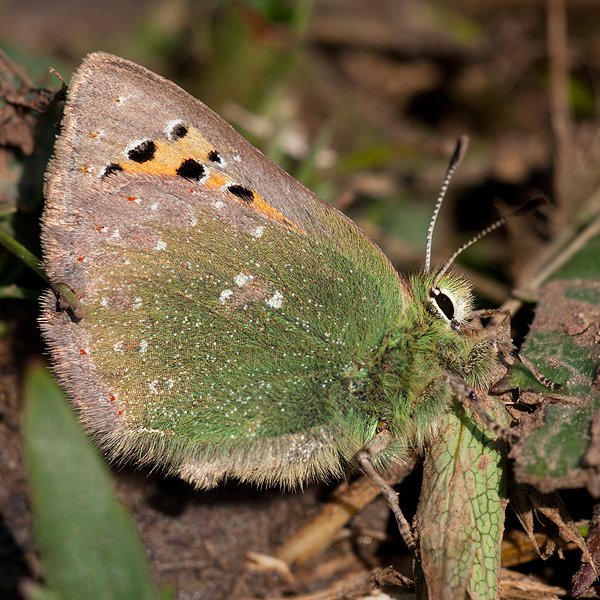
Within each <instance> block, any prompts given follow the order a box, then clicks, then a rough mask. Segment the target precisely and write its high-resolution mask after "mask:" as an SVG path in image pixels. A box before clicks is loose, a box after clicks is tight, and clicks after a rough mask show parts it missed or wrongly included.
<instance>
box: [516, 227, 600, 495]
mask: <svg viewBox="0 0 600 600" xmlns="http://www.w3.org/2000/svg"><path fill="white" fill-rule="evenodd" d="M537 299H538V303H537V307H536V316H535V319H534V321H533V323H532V325H531V330H530V334H529V335H528V337H527V339H526V341H525V344H524V345H523V347H522V349H521V354H522V355H523V356H525V357H527V358H528V359H529V360H531V361H532V362H533V363H535V365H536V366H537V367H538V368H539V369H540V371H541V372H542V373H543V374H544V375H545V376H546V377H548V378H549V379H551V380H552V381H554V382H556V383H559V384H561V385H563V387H564V391H563V393H562V394H556V393H551V392H550V391H549V390H548V389H547V388H546V389H545V388H544V387H543V386H540V384H539V383H537V382H536V381H535V380H534V379H533V378H532V377H531V375H530V374H529V373H527V371H526V370H525V369H523V368H520V367H519V368H516V369H515V370H514V372H513V373H512V374H511V377H510V379H509V382H508V383H509V386H514V387H519V388H520V389H521V390H522V397H523V400H526V401H527V400H528V401H530V402H532V403H533V404H534V405H538V406H539V409H538V410H536V411H535V412H534V413H533V415H531V416H529V417H525V418H524V419H522V423H521V430H522V441H521V443H520V444H519V445H517V446H516V447H515V448H513V450H512V451H511V458H514V459H515V476H516V478H517V481H519V482H521V483H530V484H532V485H535V486H536V487H537V488H538V489H540V490H542V491H544V492H550V491H553V490H558V489H561V488H567V487H568V488H574V487H582V486H587V487H588V489H590V491H593V490H594V489H596V490H600V482H599V481H598V474H597V464H600V463H599V462H598V457H597V456H596V455H597V454H598V450H597V447H598V446H597V440H595V437H596V435H598V434H595V433H594V429H593V427H592V425H593V422H594V415H595V414H596V412H597V411H598V409H600V393H599V391H598V387H597V376H598V367H599V365H600V347H599V346H598V343H597V333H598V326H597V324H598V322H599V321H600V304H599V299H600V236H596V237H595V238H593V239H592V240H591V241H590V242H589V243H588V244H587V245H586V246H585V247H584V248H583V249H582V250H581V251H580V252H578V253H577V254H576V255H575V256H573V257H572V258H571V260H570V261H569V262H568V263H567V264H566V265H565V266H564V267H563V268H562V269H561V271H560V272H559V273H558V274H557V275H555V277H554V279H553V280H552V281H550V282H548V283H547V284H545V285H544V286H543V287H541V288H540V289H539V291H538V293H537ZM530 390H534V391H535V393H534V394H530V393H528V392H529V391H530ZM599 414H600V413H599Z"/></svg>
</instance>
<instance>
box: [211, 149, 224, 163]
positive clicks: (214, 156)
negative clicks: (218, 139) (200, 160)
mask: <svg viewBox="0 0 600 600" xmlns="http://www.w3.org/2000/svg"><path fill="white" fill-rule="evenodd" d="M208 160H210V161H211V162H214V163H220V162H223V161H222V160H221V156H220V155H219V153H218V152H217V151H216V150H211V151H210V152H209V153H208Z"/></svg>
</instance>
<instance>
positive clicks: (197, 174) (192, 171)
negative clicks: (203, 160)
mask: <svg viewBox="0 0 600 600" xmlns="http://www.w3.org/2000/svg"><path fill="white" fill-rule="evenodd" d="M176 173H177V175H179V176H180V177H183V178H185V179H192V180H193V181H200V180H201V179H202V178H203V177H204V175H205V173H206V169H205V168H204V167H203V166H202V165H201V164H200V163H199V162H198V161H196V160H194V159H193V158H187V159H186V160H184V161H182V163H181V164H180V165H179V167H177V171H176Z"/></svg>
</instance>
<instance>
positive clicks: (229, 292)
mask: <svg viewBox="0 0 600 600" xmlns="http://www.w3.org/2000/svg"><path fill="white" fill-rule="evenodd" d="M231 296H233V290H223V291H222V292H221V295H220V296H219V300H220V301H221V304H225V302H226V301H227V299H228V298H230V297H231Z"/></svg>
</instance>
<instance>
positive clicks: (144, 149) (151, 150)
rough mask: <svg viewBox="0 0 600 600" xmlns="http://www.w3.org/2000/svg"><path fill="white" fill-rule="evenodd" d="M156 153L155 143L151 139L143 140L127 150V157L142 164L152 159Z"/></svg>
mask: <svg viewBox="0 0 600 600" xmlns="http://www.w3.org/2000/svg"><path fill="white" fill-rule="evenodd" d="M155 154H156V144H155V143H154V142H153V141H152V140H144V141H143V142H140V143H139V144H138V145H137V146H135V147H134V148H130V149H129V150H128V151H127V158H129V159H130V160H132V161H133V162H136V163H140V164H143V163H145V162H148V161H149V160H152V159H153V158H154V156H155Z"/></svg>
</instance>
